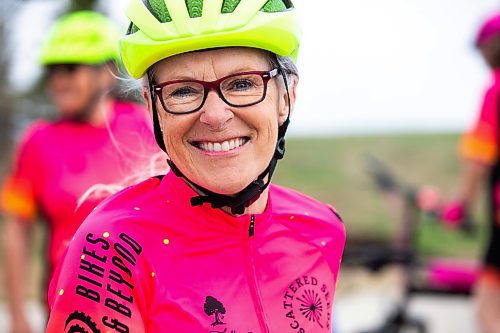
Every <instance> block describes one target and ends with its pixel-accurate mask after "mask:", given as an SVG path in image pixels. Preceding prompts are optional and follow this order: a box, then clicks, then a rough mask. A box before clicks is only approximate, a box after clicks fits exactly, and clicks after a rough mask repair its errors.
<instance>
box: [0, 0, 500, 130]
mask: <svg viewBox="0 0 500 333" xmlns="http://www.w3.org/2000/svg"><path fill="white" fill-rule="evenodd" d="M0 1H1V0H0ZM127 2H128V1H127V0H109V2H108V4H109V6H110V8H113V16H114V18H115V19H116V20H117V21H118V22H120V24H121V25H122V26H125V25H126V21H127V20H126V18H125V17H124V14H123V9H124V8H125V5H126V3H127ZM294 3H295V5H296V7H297V8H298V11H299V14H300V16H301V18H302V22H303V30H304V32H303V40H302V46H301V53H300V55H299V70H300V73H301V82H300V86H299V91H298V102H297V107H296V112H295V114H294V116H293V123H292V125H291V132H292V134H295V135H341V134H358V133H360V134H361V133H373V132H387V131H390V132H394V131H396V132H403V131H462V130H464V129H466V128H467V127H468V126H469V125H470V123H471V122H472V121H473V119H474V118H475V114H476V112H477V110H478V108H479V106H480V101H481V96H482V92H483V89H484V88H485V87H486V86H487V84H488V82H489V80H490V77H489V73H488V72H487V70H486V68H485V66H484V65H483V63H482V61H481V59H480V58H479V56H478V54H477V52H476V51H475V50H474V48H473V47H472V40H473V38H474V34H475V32H476V30H477V27H478V25H479V24H480V22H481V21H482V20H483V19H484V18H485V17H487V16H488V15H489V14H490V13H491V12H492V11H493V10H495V9H496V8H498V7H500V3H499V2H498V0H376V1H374V0H295V1H294ZM60 5H61V1H55V0H54V1H52V0H35V1H31V2H28V3H24V4H20V5H18V7H17V12H18V13H19V16H18V20H17V25H16V26H17V27H19V28H18V29H16V31H17V32H16V34H15V41H16V43H15V46H16V47H15V54H16V59H17V61H16V62H15V63H14V66H13V71H12V74H13V75H12V76H13V77H14V78H16V79H15V80H14V81H15V82H14V83H15V85H16V86H22V85H26V84H27V83H28V82H29V81H30V80H31V79H32V76H33V73H37V72H38V70H39V69H38V67H37V62H36V57H37V50H38V46H39V44H40V40H41V38H43V34H44V32H45V31H46V29H47V27H48V24H49V22H50V18H51V16H52V15H53V13H54V12H55V10H56V9H57V7H58V6H60Z"/></svg>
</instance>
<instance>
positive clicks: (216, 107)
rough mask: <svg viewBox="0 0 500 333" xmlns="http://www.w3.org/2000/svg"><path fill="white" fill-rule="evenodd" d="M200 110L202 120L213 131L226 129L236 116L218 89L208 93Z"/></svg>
mask: <svg viewBox="0 0 500 333" xmlns="http://www.w3.org/2000/svg"><path fill="white" fill-rule="evenodd" d="M200 111H201V115H200V122H202V123H203V124H205V125H207V126H208V127H209V128H210V129H211V130H213V131H221V130H224V129H225V128H226V127H227V125H228V124H229V123H230V122H231V120H232V119H233V117H234V114H233V112H232V111H231V107H230V106H229V105H227V104H226V103H225V102H224V101H223V100H222V99H221V98H220V97H219V95H218V94H217V92H216V91H211V92H209V93H208V96H207V99H206V101H205V104H204V105H203V107H202V108H201V110H200Z"/></svg>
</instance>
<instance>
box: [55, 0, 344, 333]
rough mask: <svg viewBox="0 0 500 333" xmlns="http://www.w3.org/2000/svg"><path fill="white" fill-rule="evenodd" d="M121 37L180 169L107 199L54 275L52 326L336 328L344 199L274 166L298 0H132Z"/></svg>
mask: <svg viewBox="0 0 500 333" xmlns="http://www.w3.org/2000/svg"><path fill="white" fill-rule="evenodd" d="M127 15H128V16H129V18H130V20H131V24H130V26H129V29H128V33H127V35H126V36H125V37H123V38H122V39H121V43H120V45H121V51H122V58H123V61H124V64H125V66H126V67H127V70H128V71H129V73H130V74H131V75H132V76H133V77H135V78H142V79H143V85H144V86H143V96H144V99H145V100H146V102H147V105H148V109H149V111H150V113H151V115H152V117H153V124H154V125H153V126H154V130H155V135H156V140H157V143H158V145H159V146H160V147H161V148H162V149H163V150H164V151H165V152H168V156H169V164H170V167H171V169H172V172H169V173H168V174H167V175H165V176H164V177H153V178H150V179H149V180H146V181H144V182H142V183H140V184H138V185H136V186H133V187H131V188H128V189H127V190H125V191H122V192H120V193H119V194H117V195H115V196H113V197H112V198H110V199H108V200H107V201H106V202H104V203H103V204H101V205H99V207H98V208H97V209H96V210H95V211H94V212H92V213H91V214H90V215H89V217H88V218H87V219H86V220H85V222H84V223H83V224H82V226H81V227H80V228H79V229H78V231H77V233H76V235H75V239H74V240H73V241H72V242H71V244H70V246H69V247H68V251H67V252H66V254H65V257H64V259H63V261H61V264H60V265H59V266H58V268H57V270H56V273H55V274H54V278H53V280H52V282H51V285H50V290H49V303H50V306H51V312H50V318H49V323H48V327H47V332H49V333H56V332H57V333H59V332H63V331H64V332H73V331H76V330H88V331H89V332H90V331H93V332H98V331H99V332H107V331H113V332H134V333H141V332H147V333H160V332H177V331H182V332H207V333H208V332H239V333H247V332H255V333H257V332H261V333H269V332H273V333H278V332H279V333H281V332H315V333H320V332H321V333H330V332H331V322H332V318H331V311H332V307H333V303H334V293H335V288H336V280H337V276H338V271H339V267H340V260H341V257H342V252H343V248H344V243H345V229H344V226H343V223H342V221H341V219H340V217H339V216H338V214H337V213H336V212H335V210H334V209H333V208H332V207H331V206H328V205H326V204H323V203H321V202H319V201H316V200H314V199H312V198H309V197H307V196H305V195H303V194H301V193H298V192H296V191H293V190H290V189H286V188H283V187H279V186H275V185H273V184H270V183H271V177H272V175H273V172H274V170H275V167H276V165H277V163H278V161H279V160H280V159H281V158H283V156H284V153H285V151H284V148H285V133H286V130H287V126H288V123H289V117H290V115H291V113H292V111H293V108H294V104H295V96H296V86H297V83H298V70H297V67H296V66H295V60H296V56H297V53H298V49H299V40H300V28H299V24H298V17H297V16H298V14H297V13H296V10H295V8H294V7H293V4H292V2H291V1H289V0H220V1H213V0H204V1H203V0H187V1H177V0H145V1H142V0H134V1H132V2H131V4H130V6H129V8H128V10H127Z"/></svg>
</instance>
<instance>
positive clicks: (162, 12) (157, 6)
mask: <svg viewBox="0 0 500 333" xmlns="http://www.w3.org/2000/svg"><path fill="white" fill-rule="evenodd" d="M142 1H143V2H144V5H145V6H146V8H147V9H148V10H149V11H150V12H151V14H153V16H154V17H156V19H157V20H158V21H160V22H161V23H166V22H170V21H172V17H170V13H169V12H168V9H167V6H166V5H165V1H164V0H142Z"/></svg>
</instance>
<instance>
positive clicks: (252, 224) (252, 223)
mask: <svg viewBox="0 0 500 333" xmlns="http://www.w3.org/2000/svg"><path fill="white" fill-rule="evenodd" d="M254 234H255V216H254V215H253V214H252V215H251V216H250V225H249V226H248V236H250V237H253V235H254Z"/></svg>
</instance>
